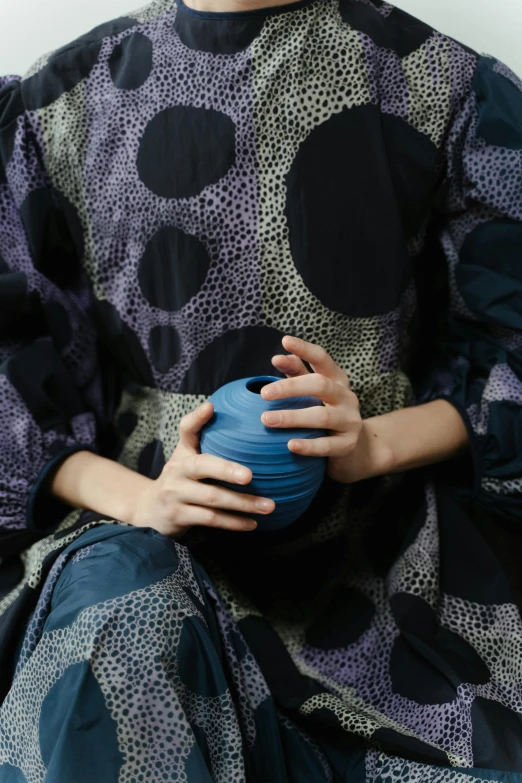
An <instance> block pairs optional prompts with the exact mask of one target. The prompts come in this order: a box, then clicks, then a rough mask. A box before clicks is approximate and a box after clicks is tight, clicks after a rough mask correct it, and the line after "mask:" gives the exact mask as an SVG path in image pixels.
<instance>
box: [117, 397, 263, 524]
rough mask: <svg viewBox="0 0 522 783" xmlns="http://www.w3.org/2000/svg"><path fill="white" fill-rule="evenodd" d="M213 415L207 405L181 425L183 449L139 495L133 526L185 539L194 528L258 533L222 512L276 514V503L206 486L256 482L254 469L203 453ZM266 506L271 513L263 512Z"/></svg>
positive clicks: (251, 521) (245, 521)
mask: <svg viewBox="0 0 522 783" xmlns="http://www.w3.org/2000/svg"><path fill="white" fill-rule="evenodd" d="M213 413H214V406H213V405H212V403H211V402H208V401H207V402H204V403H203V404H202V405H200V406H199V407H198V408H196V409H195V410H194V411H192V412H191V413H188V414H187V415H186V416H183V418H182V419H181V420H180V424H179V442H178V445H177V446H176V448H175V449H174V452H173V454H172V456H171V458H170V459H169V461H168V462H167V463H166V465H165V467H164V468H163V470H162V472H161V475H160V476H159V477H158V478H157V479H155V480H152V479H151V480H150V482H149V483H148V484H147V485H146V486H145V487H144V489H143V490H142V492H141V493H140V495H139V497H138V502H137V504H136V506H135V508H134V513H133V516H132V519H131V524H133V525H135V526H136V527H152V528H154V529H155V530H158V531H159V532H160V533H163V534H165V535H168V536H173V537H175V538H181V537H182V536H183V535H184V534H185V533H186V532H187V531H188V530H189V528H191V527H192V526H193V525H206V526H209V527H221V528H225V529H227V530H243V531H245V530H254V529H255V528H256V527H257V523H256V521H255V520H254V519H248V518H244V517H240V516H237V515H235V514H233V513H226V512H225V511H222V510H221V509H230V510H231V511H241V512H244V513H245V512H246V513H247V514H252V513H256V514H259V513H265V514H267V513H270V512H272V511H273V510H274V508H275V503H274V501H273V500H270V499H269V498H261V497H258V496H257V495H247V494H245V493H241V492H233V491H232V490H228V489H224V488H222V487H219V486H215V485H212V484H204V483H202V482H201V479H205V478H210V479H218V480H221V481H226V482H228V483H234V484H242V485H244V484H248V482H250V481H251V480H252V471H251V470H250V468H247V467H245V466H243V465H240V464H238V463H237V462H230V461H229V460H226V459H223V458H221V457H216V456H214V455H212V454H202V453H201V451H200V448H199V441H200V430H201V428H202V427H203V426H204V425H205V424H206V423H207V421H208V420H209V419H210V418H211V416H212V415H213ZM263 502H264V503H265V505H266V507H262V506H261V504H262V503H263Z"/></svg>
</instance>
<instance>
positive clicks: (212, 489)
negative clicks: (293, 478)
mask: <svg viewBox="0 0 522 783" xmlns="http://www.w3.org/2000/svg"><path fill="white" fill-rule="evenodd" d="M176 494H177V498H178V500H181V501H182V502H183V503H194V504H197V505H200V506H205V507H209V508H223V509H227V510H231V511H240V512H241V513H243V514H270V513H271V512H272V511H273V510H274V508H275V503H274V501H273V500H272V499H271V498H263V497H259V496H258V495H250V494H246V493H244V492H234V491H233V490H229V489H225V488H223V487H220V486H217V485H215V484H203V483H201V482H199V481H191V480H190V479H186V480H182V481H179V482H178V483H177V484H176Z"/></svg>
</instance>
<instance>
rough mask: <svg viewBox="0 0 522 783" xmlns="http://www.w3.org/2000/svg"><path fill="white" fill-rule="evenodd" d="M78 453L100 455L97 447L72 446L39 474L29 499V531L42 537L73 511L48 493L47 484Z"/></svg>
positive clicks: (27, 511) (48, 463) (27, 517)
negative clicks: (87, 452) (53, 474)
mask: <svg viewBox="0 0 522 783" xmlns="http://www.w3.org/2000/svg"><path fill="white" fill-rule="evenodd" d="M77 451H91V452H93V453H94V454H98V451H97V449H96V447H95V446H92V445H87V444H78V445H76V446H70V447H68V448H64V449H63V450H62V451H60V452H59V453H58V454H55V455H54V456H53V458H52V459H51V460H49V462H47V463H46V464H45V465H44V467H43V468H42V470H41V471H40V473H39V474H38V476H37V478H36V480H35V482H34V484H33V486H32V487H31V490H30V492H29V495H28V497H27V505H26V520H27V529H28V530H29V531H31V532H33V533H37V534H40V535H41V534H42V533H43V532H50V531H52V529H53V527H55V526H56V525H57V524H59V522H61V520H62V519H63V517H64V516H66V515H67V514H68V513H69V512H70V511H71V509H72V506H70V505H69V504H68V503H66V502H65V501H63V500H61V499H60V498H57V497H54V496H53V495H51V494H50V493H47V492H46V484H47V481H48V479H49V478H50V476H51V474H52V473H53V472H54V471H55V470H56V468H57V467H58V465H59V464H60V463H61V462H62V461H63V460H64V459H65V458H66V457H69V456H70V455H71V454H75V453H76V452H77Z"/></svg>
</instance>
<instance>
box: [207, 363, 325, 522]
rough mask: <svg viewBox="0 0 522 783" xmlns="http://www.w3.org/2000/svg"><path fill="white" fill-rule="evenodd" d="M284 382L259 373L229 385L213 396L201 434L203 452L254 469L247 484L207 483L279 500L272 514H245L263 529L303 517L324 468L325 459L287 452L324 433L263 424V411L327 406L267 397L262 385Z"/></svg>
mask: <svg viewBox="0 0 522 783" xmlns="http://www.w3.org/2000/svg"><path fill="white" fill-rule="evenodd" d="M280 380H281V377H277V376H273V375H258V376H253V377H251V378H240V379H239V380H237V381H232V382H231V383H227V384H225V385H224V386H222V387H221V388H220V389H218V390H217V391H216V392H214V394H212V396H211V397H209V400H210V402H211V403H212V404H213V405H214V414H213V416H212V418H211V419H210V420H209V421H208V422H207V424H206V425H205V426H204V427H203V428H202V430H201V438H200V449H201V452H202V453H206V454H214V455H216V456H218V457H223V458H225V459H227V460H231V461H232V462H237V463H239V464H240V465H244V466H245V467H248V468H250V469H251V471H252V481H251V482H250V483H249V484H246V485H239V484H234V483H228V482H224V481H218V480H211V479H207V480H206V481H207V483H212V484H217V485H219V486H222V487H226V488H227V489H232V490H233V491H234V492H244V493H247V494H252V495H260V496H262V497H267V498H271V499H272V500H273V501H274V502H275V504H276V507H275V509H274V511H272V513H271V514H241V516H248V517H252V518H253V519H255V520H256V521H257V523H258V527H257V528H256V530H259V531H268V530H278V529H280V528H283V527H287V526H288V525H290V524H291V523H292V522H294V521H295V520H296V519H297V518H298V517H300V516H301V514H303V512H304V511H305V510H306V509H307V508H308V506H309V505H310V503H311V502H312V499H313V497H314V496H315V494H316V493H317V490H318V489H319V487H320V485H321V483H322V481H323V477H324V472H325V469H326V457H309V456H308V457H307V456H304V455H302V454H295V453H294V452H292V451H290V449H289V448H288V441H289V440H291V439H292V438H303V439H304V438H319V437H324V436H325V435H327V434H328V433H327V431H326V430H319V429H315V428H300V429H298V428H291V429H289V428H286V427H284V428H283V427H267V426H266V425H265V424H263V422H262V421H261V414H262V413H263V412H264V411H273V410H295V409H297V408H310V407H314V406H317V405H322V404H323V403H322V402H321V401H320V400H319V399H317V397H302V396H300V397H287V398H285V399H281V400H265V399H263V397H262V396H261V393H260V392H261V389H262V388H263V386H266V385H267V384H268V383H272V382H274V381H280ZM230 513H233V512H230Z"/></svg>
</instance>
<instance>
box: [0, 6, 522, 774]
mask: <svg viewBox="0 0 522 783" xmlns="http://www.w3.org/2000/svg"><path fill="white" fill-rule="evenodd" d="M0 84H1V90H0V303H1V306H0V400H1V402H0V425H1V426H0V439H1V447H0V497H1V500H0V558H1V564H0V640H1V641H0V688H1V691H0V698H1V707H0V782H1V783H22V782H24V783H41V782H42V781H45V782H46V783H51V782H52V783H92V781H100V783H113V782H114V783H116V781H118V783H137V782H138V781H147V782H150V783H160V782H162V781H176V782H177V783H184V782H185V783H210V782H211V781H214V782H215V783H245V782H246V781H248V783H327V781H330V782H333V781H350V783H395V781H405V782H407V783H430V782H431V783H435V782H437V783H478V782H479V781H503V782H504V783H521V782H522V741H521V737H522V620H521V616H520V612H519V605H521V600H522V589H521V584H522V581H521V580H522V576H521V575H522V568H521V567H520V554H519V553H520V545H521V541H520V538H521V536H520V519H521V515H522V409H521V407H522V353H521V350H522V84H521V82H520V81H519V80H518V78H517V77H516V76H515V75H514V74H513V73H512V72H511V71H510V70H509V69H508V68H507V67H506V66H505V65H504V64H503V63H502V62H500V61H498V60H496V59H494V58H492V57H490V56H488V55H479V54H478V53H477V52H475V51H473V50H472V49H470V48H469V47H467V46H465V45H463V44H461V43H459V42H457V41H455V40H453V39H451V38H449V37H448V36H445V35H442V34H441V33H439V32H437V31H435V30H433V29H431V28H430V27H429V26H427V25H426V24H423V23H421V22H420V21H418V20H416V19H414V18H413V17H411V16H409V15H407V14H405V13H403V12H402V11H400V10H399V9H396V8H394V7H393V6H392V5H390V4H388V3H387V2H383V1H382V0H299V2H296V3H293V4H287V5H279V6H274V7H271V8H262V9H256V10H253V11H241V12H231V13H220V12H209V13H207V12H201V11H194V10H192V9H190V8H188V7H187V6H185V5H184V3H183V0H156V1H155V2H153V3H151V4H149V5H148V6H146V7H144V8H141V9H139V10H137V11H134V12H132V13H129V14H128V15H126V16H125V17H121V18H118V19H116V20H114V21H112V22H110V23H108V24H105V25H102V26H101V27H98V28H96V29H95V30H93V31H92V32H90V33H88V34H86V35H84V36H83V37H81V38H80V39H78V40H76V41H74V42H72V43H71V44H69V45H67V46H65V47H63V48H61V49H59V50H58V51H55V52H52V53H50V54H48V55H45V56H43V57H42V58H41V59H39V60H38V61H37V62H36V63H35V65H34V66H33V68H32V69H31V70H30V71H29V72H28V73H27V74H25V75H24V76H23V78H20V77H15V76H11V77H5V78H3V79H2V80H1V83H0ZM285 334H291V335H296V336H298V337H302V338H303V339H305V340H308V341H311V342H314V343H316V344H319V345H321V346H322V347H324V348H325V350H326V351H327V352H328V353H329V354H330V355H331V356H332V357H333V359H334V361H335V362H336V363H337V364H338V365H339V366H340V367H342V368H343V369H344V370H345V371H346V372H347V373H348V375H349V377H350V379H351V383H352V387H353V389H354V391H355V392H356V394H357V395H358V398H359V401H360V404H361V410H362V415H363V417H370V416H374V415H378V414H382V413H385V412H388V411H393V410H397V409H401V408H404V407H406V406H411V405H415V404H419V403H422V402H425V401H429V400H434V399H437V398H443V399H447V400H449V401H450V402H451V403H452V404H453V405H454V406H456V408H457V410H458V411H459V412H460V414H461V415H462V417H463V419H464V421H465V423H466V427H467V429H468V433H469V439H470V449H469V452H468V453H466V454H465V455H464V456H462V457H459V458H456V459H453V460H451V461H447V462H445V463H441V464H439V465H437V466H435V467H433V468H429V469H417V470H412V471H408V472H407V473H403V474H393V475H388V476H383V477H379V478H376V479H371V480H367V481H362V482H359V483H357V484H353V485H343V484H340V483H337V482H335V481H333V480H332V479H329V478H328V477H325V480H324V482H323V484H322V485H321V488H320V490H319V492H318V494H317V495H316V497H315V498H314V500H313V502H312V504H311V505H310V507H309V508H308V510H307V511H306V512H305V513H304V514H303V515H302V517H300V518H299V519H298V520H297V521H296V522H295V523H293V524H292V525H291V526H290V527H289V528H287V529H285V530H283V531H279V532H273V533H262V532H259V531H255V532H254V533H243V534H238V533H234V532H230V531H229V532H227V531H222V530H221V531H220V530H211V529H202V530H201V531H199V532H200V535H194V536H193V537H192V538H187V539H186V540H185V539H184V540H183V541H184V542H183V543H180V542H177V541H174V540H173V539H171V538H169V537H166V536H163V535H161V534H160V533H158V532H156V531H154V530H153V529H151V528H134V527H131V526H130V525H127V524H124V523H122V522H121V521H119V520H116V519H107V518H105V517H103V515H100V514H96V513H94V512H92V511H89V510H88V509H71V508H70V507H69V506H67V505H66V504H64V503H62V502H61V501H58V500H57V499H55V498H53V497H52V496H51V494H50V493H49V492H48V490H47V487H48V482H49V479H50V476H51V474H52V472H53V470H55V469H56V467H57V466H58V464H59V463H60V462H61V461H62V460H63V459H64V458H65V457H67V456H68V455H70V454H72V453H73V452H75V451H78V450H92V451H94V452H96V453H98V454H101V455H103V456H105V457H109V458H111V459H114V460H117V461H119V462H120V463H122V464H123V465H125V466H127V467H129V468H131V469H132V470H135V471H138V472H139V473H142V474H144V475H146V476H149V477H150V478H157V477H158V476H159V475H160V473H161V471H162V469H163V466H164V464H165V461H166V460H168V458H169V457H170V455H171V454H172V452H173V450H174V448H175V446H176V443H177V440H178V426H179V421H180V419H181V418H182V417H183V416H184V415H185V414H186V413H188V412H190V411H192V410H193V409H194V408H196V407H197V405H199V404H200V403H201V402H203V401H205V400H206V399H208V397H209V396H210V395H211V394H212V393H213V392H214V391H215V390H216V389H217V388H219V387H220V386H221V385H223V384H225V383H228V382H229V381H232V380H235V379H238V378H242V377H247V376H252V375H261V374H277V373H276V372H275V371H274V368H273V366H272V364H271V357H272V356H273V355H274V354H276V353H281V352H282V350H283V349H282V346H281V338H282V337H283V336H284V335H285ZM421 435H422V434H421V433H419V437H421Z"/></svg>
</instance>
